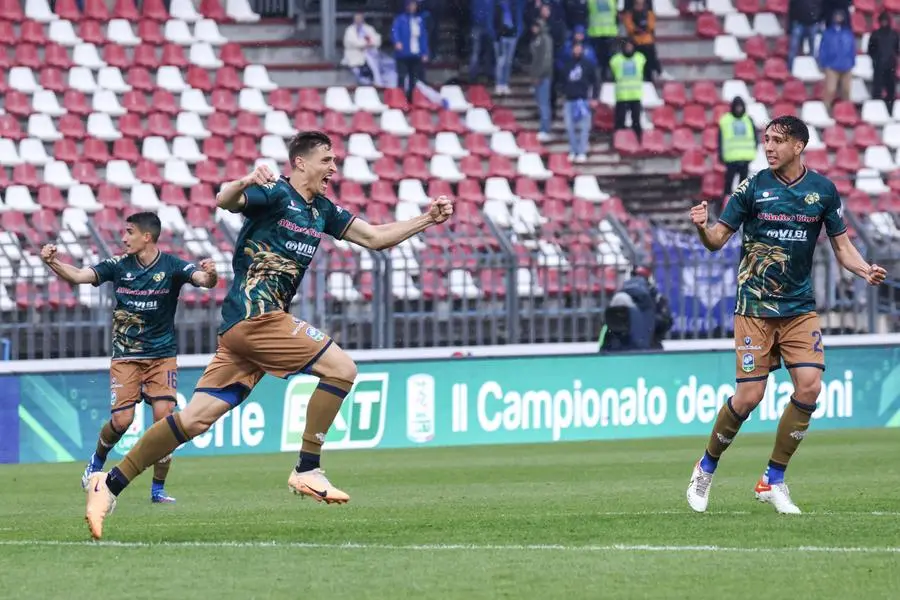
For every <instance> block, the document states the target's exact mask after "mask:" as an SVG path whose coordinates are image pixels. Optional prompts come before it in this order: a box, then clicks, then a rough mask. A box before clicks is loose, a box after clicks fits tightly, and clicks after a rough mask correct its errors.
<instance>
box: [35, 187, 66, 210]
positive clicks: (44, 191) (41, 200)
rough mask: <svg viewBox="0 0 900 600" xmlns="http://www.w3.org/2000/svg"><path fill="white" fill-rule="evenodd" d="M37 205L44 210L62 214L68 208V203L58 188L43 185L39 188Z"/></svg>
mask: <svg viewBox="0 0 900 600" xmlns="http://www.w3.org/2000/svg"><path fill="white" fill-rule="evenodd" d="M37 203H38V204H40V205H41V206H42V207H43V208H45V209H47V210H51V211H53V212H55V213H60V212H62V211H63V209H64V208H65V207H66V201H65V199H64V198H63V196H62V192H61V191H60V189H59V188H58V187H55V186H52V185H42V186H41V187H39V188H38V193H37Z"/></svg>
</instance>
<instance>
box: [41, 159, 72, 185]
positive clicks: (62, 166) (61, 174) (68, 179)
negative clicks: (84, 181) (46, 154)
mask: <svg viewBox="0 0 900 600" xmlns="http://www.w3.org/2000/svg"><path fill="white" fill-rule="evenodd" d="M43 180H44V181H45V182H46V183H47V184H48V185H52V186H53V187H57V188H60V189H64V190H67V189H69V188H70V187H72V186H73V185H75V184H76V183H77V182H76V181H75V180H74V179H72V173H71V172H70V171H69V165H67V164H66V163H64V162H62V161H60V160H53V161H50V162H49V163H47V164H46V165H44V176H43Z"/></svg>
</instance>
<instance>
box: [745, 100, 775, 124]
mask: <svg viewBox="0 0 900 600" xmlns="http://www.w3.org/2000/svg"><path fill="white" fill-rule="evenodd" d="M747 116H749V117H750V119H751V120H752V121H753V125H755V126H756V127H757V128H759V129H763V128H765V126H766V125H768V123H769V120H770V116H769V110H768V109H767V108H766V105H765V104H764V103H762V102H750V103H749V104H748V105H747Z"/></svg>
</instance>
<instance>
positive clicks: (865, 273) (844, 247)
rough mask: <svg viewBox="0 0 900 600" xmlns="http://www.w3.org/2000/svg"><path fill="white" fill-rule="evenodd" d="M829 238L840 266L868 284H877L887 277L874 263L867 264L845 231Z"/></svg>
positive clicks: (882, 269) (885, 272)
mask: <svg viewBox="0 0 900 600" xmlns="http://www.w3.org/2000/svg"><path fill="white" fill-rule="evenodd" d="M830 240H831V247H832V248H833V249H834V255H835V257H837V259H838V262H839V263H841V266H842V267H844V268H845V269H847V270H848V271H850V272H851V273H853V274H854V275H858V276H859V277H862V278H863V279H865V280H866V282H867V283H868V284H869V285H879V284H881V283H883V282H884V279H885V277H887V271H885V270H884V268H882V267H879V266H878V265H876V264H871V265H870V264H869V263H867V262H866V260H865V259H864V258H863V257H862V255H861V254H860V253H859V250H857V248H856V246H855V245H853V242H852V241H851V240H850V236H849V235H847V234H846V233H842V234H841V235H836V236H834V237H832V238H830Z"/></svg>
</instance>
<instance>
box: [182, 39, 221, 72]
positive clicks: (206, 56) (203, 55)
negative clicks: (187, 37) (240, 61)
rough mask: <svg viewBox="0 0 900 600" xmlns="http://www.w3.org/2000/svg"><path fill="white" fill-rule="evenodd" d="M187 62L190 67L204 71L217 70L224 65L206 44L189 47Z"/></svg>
mask: <svg viewBox="0 0 900 600" xmlns="http://www.w3.org/2000/svg"><path fill="white" fill-rule="evenodd" d="M188 61H189V62H190V63H191V64H192V65H197V66H198V67H202V68H204V69H218V68H220V67H222V65H224V64H225V63H223V62H222V61H221V59H219V57H218V56H216V51H215V50H213V47H212V46H211V45H210V44H208V43H206V42H197V43H195V44H192V45H191V50H190V52H189V53H188Z"/></svg>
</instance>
